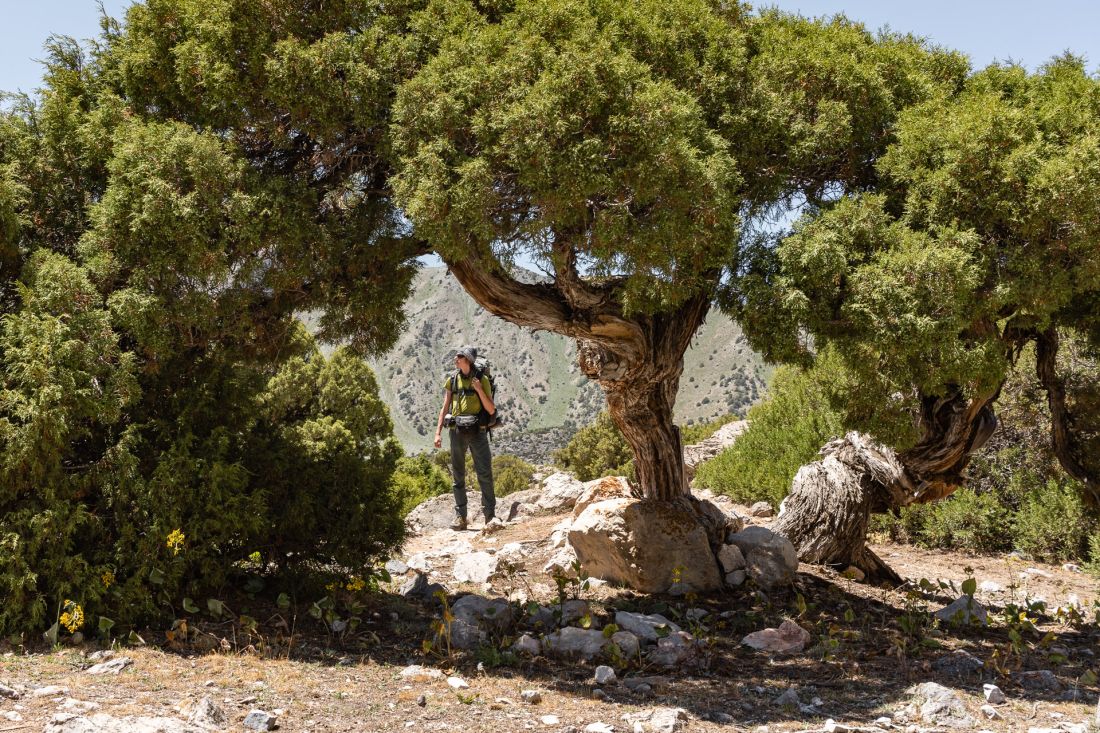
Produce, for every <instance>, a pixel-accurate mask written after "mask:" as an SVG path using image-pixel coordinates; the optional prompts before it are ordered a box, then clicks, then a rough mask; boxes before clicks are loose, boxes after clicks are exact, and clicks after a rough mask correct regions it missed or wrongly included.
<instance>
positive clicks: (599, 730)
mask: <svg viewBox="0 0 1100 733" xmlns="http://www.w3.org/2000/svg"><path fill="white" fill-rule="evenodd" d="M584 733H615V729H614V728H612V727H611V726H610V725H608V724H607V723H589V724H588V725H586V726H585V728H584Z"/></svg>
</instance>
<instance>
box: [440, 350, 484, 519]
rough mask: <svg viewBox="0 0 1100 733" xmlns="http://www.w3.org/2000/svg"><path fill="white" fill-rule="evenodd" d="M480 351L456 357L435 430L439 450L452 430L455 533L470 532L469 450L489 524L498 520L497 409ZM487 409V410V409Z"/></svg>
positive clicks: (446, 383)
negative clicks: (492, 444)
mask: <svg viewBox="0 0 1100 733" xmlns="http://www.w3.org/2000/svg"><path fill="white" fill-rule="evenodd" d="M476 363H477V349H475V348H474V347H472V346H463V347H462V348H460V349H459V350H458V352H457V353H456V354H455V367H456V371H455V372H454V374H452V375H450V376H449V377H447V381H446V382H445V383H444V385H443V409H442V410H440V411H439V424H438V426H437V427H436V429H435V447H436V448H440V447H442V445H443V438H442V434H443V426H444V424H446V425H447V427H448V428H449V429H450V438H451V475H452V476H453V477H454V486H453V488H454V494H455V515H456V516H455V521H454V523H453V524H452V525H451V529H453V530H455V531H459V530H464V529H466V449H467V448H469V450H470V454H471V455H473V457H474V472H475V473H477V483H478V486H479V487H480V488H481V510H482V512H484V514H485V523H486V524H488V523H489V522H490V521H491V520H492V519H493V517H494V516H496V504H497V498H496V494H494V493H493V457H492V455H491V453H490V451H489V431H488V427H489V426H490V425H491V424H492V423H493V422H494V416H495V414H496V405H494V404H493V388H492V384H491V383H490V381H489V377H487V376H485V375H484V374H480V373H478V371H477V369H476V367H475V365H476ZM483 408H484V409H483Z"/></svg>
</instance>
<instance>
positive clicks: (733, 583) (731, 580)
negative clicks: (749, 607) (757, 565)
mask: <svg viewBox="0 0 1100 733" xmlns="http://www.w3.org/2000/svg"><path fill="white" fill-rule="evenodd" d="M748 577H749V576H748V574H747V573H746V572H745V571H744V570H734V571H733V572H732V573H726V585H728V586H730V587H733V588H736V587H737V586H739V585H741V584H742V583H744V582H745V580H746V579H748Z"/></svg>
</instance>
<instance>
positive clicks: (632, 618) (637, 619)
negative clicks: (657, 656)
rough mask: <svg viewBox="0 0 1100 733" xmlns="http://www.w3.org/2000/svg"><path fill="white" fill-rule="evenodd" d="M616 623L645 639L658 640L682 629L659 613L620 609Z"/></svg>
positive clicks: (616, 615) (616, 616)
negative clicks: (647, 613)
mask: <svg viewBox="0 0 1100 733" xmlns="http://www.w3.org/2000/svg"><path fill="white" fill-rule="evenodd" d="M615 625H616V626H618V627H619V628H620V629H623V630H625V631H629V632H631V633H633V634H635V635H637V636H638V638H640V639H642V640H644V641H651V642H656V641H657V639H658V638H660V637H661V636H662V635H663V636H668V634H670V633H673V632H676V631H680V627H679V626H677V625H676V624H674V623H673V622H671V621H669V620H668V619H667V618H665V617H664V616H662V615H661V614H659V613H654V614H649V615H646V614H644V613H633V612H631V611H619V612H617V613H616V614H615Z"/></svg>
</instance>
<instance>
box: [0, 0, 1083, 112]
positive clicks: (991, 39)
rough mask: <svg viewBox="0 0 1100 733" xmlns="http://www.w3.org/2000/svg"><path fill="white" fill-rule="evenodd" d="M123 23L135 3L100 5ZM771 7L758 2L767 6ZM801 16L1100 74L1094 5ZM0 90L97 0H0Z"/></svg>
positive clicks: (906, 8)
mask: <svg viewBox="0 0 1100 733" xmlns="http://www.w3.org/2000/svg"><path fill="white" fill-rule="evenodd" d="M103 4H104V7H105V8H106V9H107V12H108V13H110V14H111V15H114V16H116V17H117V16H120V15H121V14H122V12H123V10H124V9H125V8H126V7H128V6H129V5H130V4H131V0H103ZM765 4H768V3H758V5H765ZM775 4H776V5H778V6H779V7H780V8H782V9H784V10H790V11H797V12H801V13H802V14H803V15H809V16H818V15H832V14H834V13H839V12H843V13H845V14H846V15H848V16H849V17H851V18H854V19H857V20H860V21H863V22H864V23H866V25H867V26H868V27H870V28H872V29H878V28H881V27H883V26H887V25H888V26H889V27H890V28H892V29H893V30H896V31H910V32H913V33H916V34H918V35H922V36H926V37H928V38H930V39H931V40H933V41H935V42H936V43H939V44H942V45H945V46H949V47H951V48H956V49H959V50H960V51H963V52H965V53H967V54H969V55H970V57H971V60H972V62H973V63H974V64H975V65H976V66H985V65H986V64H988V63H990V62H992V61H995V60H1002V61H1003V60H1007V59H1012V60H1014V61H1019V62H1021V63H1023V64H1024V65H1026V66H1027V67H1029V68H1031V69H1034V68H1035V67H1037V66H1038V65H1040V64H1042V63H1043V62H1044V61H1046V60H1047V59H1049V58H1050V57H1051V56H1054V55H1057V54H1059V53H1061V52H1062V51H1065V50H1067V49H1069V50H1071V51H1073V52H1075V53H1078V54H1081V55H1084V56H1085V57H1086V58H1087V59H1088V62H1089V68H1090V69H1092V70H1094V71H1095V70H1096V69H1097V68H1100V33H1098V32H1097V29H1098V28H1100V2H1096V0H1048V2H1045V3H1039V4H1037V3H1035V2H1034V0H1029V1H1028V2H1024V1H1023V0H922V1H921V2H896V1H895V2H884V1H882V0H878V1H874V0H782V1H781V2H777V3H775ZM0 8H2V9H3V14H4V22H3V24H0V90H3V91H15V90H16V89H21V90H23V91H31V90H33V89H35V88H36V87H37V86H39V84H40V80H41V68H40V66H39V65H38V64H36V63H35V62H34V61H33V59H35V58H41V57H42V43H43V42H44V41H45V40H46V38H47V37H48V36H49V35H50V33H60V34H64V35H70V36H74V37H77V38H89V37H92V36H95V35H96V34H97V33H98V32H99V25H98V18H99V11H98V9H97V7H96V2H95V0H33V2H25V1H24V0H0Z"/></svg>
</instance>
